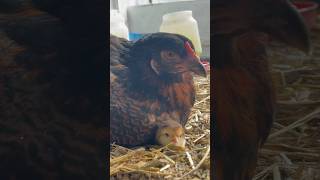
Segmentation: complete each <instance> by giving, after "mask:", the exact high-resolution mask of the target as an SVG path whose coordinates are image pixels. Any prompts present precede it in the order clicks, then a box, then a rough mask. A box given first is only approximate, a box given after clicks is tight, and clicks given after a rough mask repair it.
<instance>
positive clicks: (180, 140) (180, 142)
mask: <svg viewBox="0 0 320 180" xmlns="http://www.w3.org/2000/svg"><path fill="white" fill-rule="evenodd" d="M172 144H173V145H174V146H176V147H178V148H180V149H185V146H186V140H185V138H184V137H175V138H174V139H172Z"/></svg>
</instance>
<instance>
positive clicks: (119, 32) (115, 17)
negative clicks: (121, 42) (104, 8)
mask: <svg viewBox="0 0 320 180" xmlns="http://www.w3.org/2000/svg"><path fill="white" fill-rule="evenodd" d="M110 34H112V35H115V36H118V37H121V38H125V39H128V40H129V30H128V27H127V26H126V24H125V22H124V18H123V17H122V15H121V14H120V13H119V12H118V11H117V10H110Z"/></svg>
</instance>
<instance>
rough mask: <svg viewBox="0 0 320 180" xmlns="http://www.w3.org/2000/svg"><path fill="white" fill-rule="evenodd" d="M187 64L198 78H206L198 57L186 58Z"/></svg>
mask: <svg viewBox="0 0 320 180" xmlns="http://www.w3.org/2000/svg"><path fill="white" fill-rule="evenodd" d="M188 64H189V69H190V71H191V72H194V73H195V74H197V75H199V76H203V77H206V76H207V73H206V69H205V67H204V66H203V65H202V63H201V61H200V58H199V57H198V56H194V57H190V58H188Z"/></svg>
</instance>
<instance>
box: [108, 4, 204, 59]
mask: <svg viewBox="0 0 320 180" xmlns="http://www.w3.org/2000/svg"><path fill="white" fill-rule="evenodd" d="M110 8H111V10H117V11H118V12H119V13H120V14H121V15H122V17H123V18H124V22H125V24H126V26H127V28H128V30H129V37H130V38H129V39H130V40H135V39H136V38H138V37H139V35H141V34H146V33H155V32H159V28H160V26H161V23H162V17H163V15H165V14H167V13H172V12H177V11H185V10H190V11H192V16H193V18H194V19H195V20H196V21H197V24H198V30H199V35H200V40H201V47H202V53H201V57H202V59H210V0H191V1H190V0H189V1H188V0H111V1H110Z"/></svg>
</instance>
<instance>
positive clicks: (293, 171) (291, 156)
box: [254, 30, 320, 180]
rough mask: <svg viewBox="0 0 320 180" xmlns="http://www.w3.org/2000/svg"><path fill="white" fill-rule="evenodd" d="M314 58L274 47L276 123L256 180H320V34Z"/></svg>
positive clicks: (316, 33)
mask: <svg viewBox="0 0 320 180" xmlns="http://www.w3.org/2000/svg"><path fill="white" fill-rule="evenodd" d="M312 43H313V47H314V52H313V55H312V56H311V57H310V56H306V55H304V54H303V53H301V52H297V51H296V50H294V49H291V48H287V47H286V46H285V45H281V44H273V45H272V46H271V47H270V51H269V54H270V60H271V65H272V74H273V78H274V81H275V84H276V89H277V96H278V102H277V110H278V112H277V114H276V121H275V123H274V125H273V129H272V132H271V135H270V136H269V139H268V140H267V143H266V144H265V146H264V147H263V149H262V150H261V153H260V158H259V162H258V163H259V166H258V168H257V175H256V176H255V178H254V180H263V179H265V180H269V179H270V180H271V179H274V180H280V179H292V180H320V31H319V30H317V31H314V32H313V33H312Z"/></svg>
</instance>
